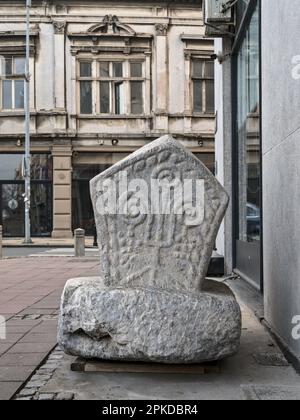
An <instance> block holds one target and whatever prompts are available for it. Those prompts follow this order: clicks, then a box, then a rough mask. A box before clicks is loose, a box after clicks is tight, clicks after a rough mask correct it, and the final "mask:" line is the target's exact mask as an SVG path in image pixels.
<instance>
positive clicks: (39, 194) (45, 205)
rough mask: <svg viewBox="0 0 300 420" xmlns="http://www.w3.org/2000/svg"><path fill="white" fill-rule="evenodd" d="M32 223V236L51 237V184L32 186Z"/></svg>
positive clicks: (35, 184)
mask: <svg viewBox="0 0 300 420" xmlns="http://www.w3.org/2000/svg"><path fill="white" fill-rule="evenodd" d="M30 221H31V234H32V236H50V234H51V232H52V186H51V183H32V184H31V208H30Z"/></svg>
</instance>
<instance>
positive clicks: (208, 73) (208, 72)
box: [205, 61, 215, 78]
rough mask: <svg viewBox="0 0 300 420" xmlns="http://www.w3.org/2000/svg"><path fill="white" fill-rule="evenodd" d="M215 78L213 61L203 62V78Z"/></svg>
mask: <svg viewBox="0 0 300 420" xmlns="http://www.w3.org/2000/svg"><path fill="white" fill-rule="evenodd" d="M214 76H215V63H214V62H213V61H206V62H205V77H209V78H214Z"/></svg>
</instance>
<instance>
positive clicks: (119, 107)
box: [115, 82, 125, 114]
mask: <svg viewBox="0 0 300 420" xmlns="http://www.w3.org/2000/svg"><path fill="white" fill-rule="evenodd" d="M115 113H116V114H124V113H125V108H124V83H123V82H118V83H115Z"/></svg>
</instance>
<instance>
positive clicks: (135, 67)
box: [130, 63, 143, 77]
mask: <svg viewBox="0 0 300 420" xmlns="http://www.w3.org/2000/svg"><path fill="white" fill-rule="evenodd" d="M130 75H131V77H143V64H142V63H131V64H130Z"/></svg>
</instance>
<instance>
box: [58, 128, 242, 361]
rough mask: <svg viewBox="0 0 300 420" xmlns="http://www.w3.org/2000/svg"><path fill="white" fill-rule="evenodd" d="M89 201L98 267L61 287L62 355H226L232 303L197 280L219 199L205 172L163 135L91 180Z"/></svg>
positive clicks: (216, 222)
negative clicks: (90, 274) (89, 275)
mask: <svg viewBox="0 0 300 420" xmlns="http://www.w3.org/2000/svg"><path fill="white" fill-rule="evenodd" d="M91 197H92V201H93V205H94V212H95V220H96V226H97V233H98V244H99V249H100V273H99V277H96V278H81V279H73V280H70V281H69V282H68V283H67V284H66V286H65V289H64V292H63V296H62V303H61V313H60V322H59V333H58V338H59V343H60V345H61V346H62V348H63V349H64V350H65V352H67V353H69V354H72V355H76V356H81V357H84V358H99V359H102V360H118V361H140V362H158V363H169V364H171V363H172V364H177V363H178V364H182V363H202V362H207V361H216V360H221V359H223V358H225V357H228V356H231V355H233V354H235V353H236V352H237V351H238V349H239V344H240V336H241V311H240V308H239V305H238V303H237V301H236V299H235V297H234V295H233V293H232V292H231V291H230V289H229V288H228V287H227V286H226V285H224V284H222V283H219V282H214V281H207V280H206V279H205V276H206V273H207V269H208V266H209V262H210V258H211V255H212V252H213V246H214V243H215V239H216V235H217V233H218V230H219V227H220V224H221V222H222V219H223V217H224V214H225V211H226V209H227V206H228V201H229V199H228V196H227V193H226V192H225V190H224V189H223V187H222V186H221V185H220V184H219V183H218V181H217V180H216V178H215V177H214V176H213V175H212V174H211V172H210V171H209V170H208V169H207V168H206V167H205V166H204V165H203V164H202V163H201V162H200V161H199V160H198V159H197V158H195V157H194V156H193V154H192V153H190V152H188V151H187V150H186V149H185V148H184V147H183V146H182V145H181V144H180V143H179V142H177V141H176V140H174V139H173V138H172V137H170V136H164V137H162V138H160V139H158V140H156V141H154V142H152V143H150V144H149V145H147V146H145V147H143V148H141V149H140V150H138V151H137V152H135V153H133V154H132V155H130V156H129V157H128V158H126V159H124V160H122V161H121V162H119V163H117V164H116V165H114V166H112V167H111V168H109V169H108V170H107V171H105V172H103V173H102V174H100V175H99V176H97V177H96V178H94V179H93V180H92V181H91Z"/></svg>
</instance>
